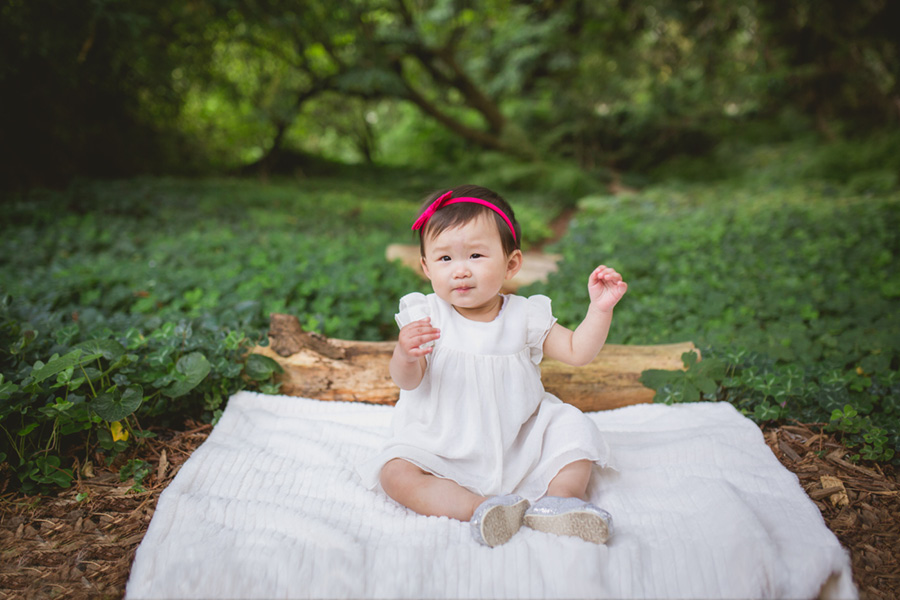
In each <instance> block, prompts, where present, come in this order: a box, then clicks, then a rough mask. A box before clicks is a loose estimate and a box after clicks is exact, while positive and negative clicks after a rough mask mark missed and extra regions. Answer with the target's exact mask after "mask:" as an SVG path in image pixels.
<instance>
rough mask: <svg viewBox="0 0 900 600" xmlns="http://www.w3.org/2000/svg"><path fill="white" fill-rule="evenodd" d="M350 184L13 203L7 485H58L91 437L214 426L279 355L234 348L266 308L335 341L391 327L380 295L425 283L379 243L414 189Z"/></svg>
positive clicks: (143, 187)
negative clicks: (192, 423)
mask: <svg viewBox="0 0 900 600" xmlns="http://www.w3.org/2000/svg"><path fill="white" fill-rule="evenodd" d="M398 187H400V186H394V188H393V189H394V190H396V189H397V188H398ZM364 188H365V186H364V182H356V183H346V182H343V183H342V182H340V181H339V180H337V179H323V180H318V181H311V182H307V183H306V184H305V185H303V186H297V185H278V184H273V185H260V184H259V183H258V182H245V181H233V180H220V181H205V182H188V181H174V180H165V179H156V180H130V181H123V182H113V183H82V184H80V185H76V186H73V187H72V188H71V189H69V190H68V191H66V192H61V193H50V192H35V193H31V194H28V195H26V196H23V197H20V198H17V199H16V200H15V201H14V202H13V203H11V204H9V205H8V206H7V207H6V211H5V215H4V219H5V221H4V226H3V229H4V232H3V236H2V239H0V257H2V261H0V282H2V285H0V289H2V293H0V428H2V431H0V436H2V440H0V462H5V463H6V469H9V470H11V471H13V472H14V476H13V477H12V479H13V480H14V485H17V486H19V487H21V489H23V490H24V491H26V492H28V491H35V490H40V489H48V488H50V487H54V486H66V485H68V484H69V482H71V480H72V479H73V477H75V475H76V474H75V472H74V469H77V468H85V467H86V465H88V464H89V462H90V461H91V460H92V457H93V450H94V449H95V448H97V447H99V448H100V450H101V452H102V453H103V454H105V456H106V457H107V459H109V460H111V459H113V458H115V457H116V456H118V455H120V454H122V453H124V452H126V450H129V449H130V448H133V447H134V445H135V444H136V443H140V440H141V439H142V438H143V437H144V436H148V435H152V433H151V432H150V431H149V430H148V426H149V425H180V422H181V420H183V418H184V417H185V416H187V415H191V416H194V417H202V418H205V419H206V420H212V419H215V418H216V416H217V415H218V414H219V412H220V411H221V409H222V408H223V403H224V401H225V400H226V399H227V398H228V396H229V395H231V394H232V393H234V392H235V391H237V390H239V389H242V388H251V389H261V390H263V391H269V392H274V391H276V390H277V385H275V384H274V383H273V382H272V375H273V373H274V371H275V370H276V367H277V365H276V364H275V363H274V362H273V361H271V360H269V359H266V358H263V357H260V356H251V357H249V358H245V355H246V353H247V350H248V348H250V347H252V346H253V345H254V344H256V343H260V342H262V343H265V332H266V330H267V327H268V315H269V314H270V313H272V312H287V313H291V314H296V315H298V316H299V317H300V318H301V320H302V322H303V325H304V326H305V327H306V328H308V329H310V330H314V331H318V332H321V333H324V334H326V335H329V336H334V337H342V338H351V339H353V338H357V339H369V340H373V339H384V338H386V337H389V336H390V335H392V334H393V330H394V326H393V324H392V314H393V307H392V304H391V303H390V302H380V301H378V298H396V297H399V296H400V295H401V294H403V293H405V292H407V291H409V290H411V289H419V288H420V287H421V285H422V284H421V282H420V280H419V279H418V278H417V277H415V275H413V274H412V273H409V272H407V271H405V270H402V269H398V268H396V267H395V266H393V265H390V264H387V263H386V262H385V260H384V247H385V246H386V245H387V244H388V243H390V242H391V241H394V240H395V239H397V238H399V237H401V236H402V234H403V233H404V224H405V223H406V222H407V221H408V220H409V219H410V215H411V214H412V213H413V212H414V211H415V209H416V202H415V201H414V200H413V201H410V200H409V198H413V199H415V198H416V196H415V195H407V196H405V197H404V199H403V200H402V201H401V200H397V199H396V197H390V194H389V193H383V194H382V195H380V196H378V195H373V194H372V193H371V192H370V191H369V190H368V189H364ZM417 193H418V192H417ZM406 229H408V226H407V227H406ZM129 464H131V463H129ZM7 474H8V473H7Z"/></svg>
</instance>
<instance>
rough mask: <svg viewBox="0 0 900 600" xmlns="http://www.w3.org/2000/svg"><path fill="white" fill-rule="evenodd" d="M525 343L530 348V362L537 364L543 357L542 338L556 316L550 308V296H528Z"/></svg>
mask: <svg viewBox="0 0 900 600" xmlns="http://www.w3.org/2000/svg"><path fill="white" fill-rule="evenodd" d="M527 300H528V309H527V319H526V334H525V345H526V346H527V347H528V348H529V349H530V350H531V362H533V363H534V364H539V363H540V362H541V359H543V358H544V340H545V339H547V334H548V333H550V328H551V327H553V324H554V323H556V317H554V316H553V311H552V310H551V309H550V298H548V297H547V296H542V295H536V296H529V297H528V299H527Z"/></svg>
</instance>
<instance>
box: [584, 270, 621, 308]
mask: <svg viewBox="0 0 900 600" xmlns="http://www.w3.org/2000/svg"><path fill="white" fill-rule="evenodd" d="M626 291H628V284H627V283H625V282H624V281H622V276H621V275H619V273H618V272H617V271H616V270H615V269H613V268H611V267H607V266H606V265H600V266H599V267H597V268H596V269H594V272H593V273H591V276H590V278H589V279H588V294H589V295H590V297H591V307H592V308H597V309H599V310H601V311H604V312H609V311H611V310H612V309H613V307H614V306H615V305H616V304H617V303H618V302H619V300H621V299H622V296H624V295H625V292H626Z"/></svg>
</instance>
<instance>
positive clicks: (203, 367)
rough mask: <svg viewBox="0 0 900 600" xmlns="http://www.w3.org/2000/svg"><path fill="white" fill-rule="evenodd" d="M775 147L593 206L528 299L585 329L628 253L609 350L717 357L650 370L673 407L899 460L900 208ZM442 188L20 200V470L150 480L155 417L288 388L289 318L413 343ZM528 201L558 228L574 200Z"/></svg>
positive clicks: (11, 383)
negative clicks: (426, 222)
mask: <svg viewBox="0 0 900 600" xmlns="http://www.w3.org/2000/svg"><path fill="white" fill-rule="evenodd" d="M755 156H756V158H755V159H754V160H757V161H760V162H762V163H764V165H763V167H764V168H754V169H752V170H753V172H754V174H755V175H754V177H753V178H742V177H740V176H735V175H734V174H732V175H730V176H728V177H723V178H720V180H718V181H715V182H702V181H693V182H688V183H678V182H675V181H669V182H668V183H655V184H654V183H650V184H648V185H647V186H646V187H645V188H644V189H643V190H642V191H640V192H638V193H634V194H631V195H619V196H615V197H613V196H589V197H587V198H583V199H582V200H581V202H580V203H579V207H580V211H579V214H578V215H577V216H576V218H575V219H574V220H573V222H572V224H571V227H570V229H569V231H568V232H567V233H566V235H565V236H564V237H563V238H562V239H561V240H560V241H559V242H558V243H557V244H556V245H555V247H553V248H551V249H552V250H555V251H558V252H560V253H561V254H562V255H563V256H564V260H563V262H562V263H561V265H560V270H559V272H558V273H557V274H555V275H554V276H552V278H551V279H550V281H549V282H548V283H547V284H545V285H535V286H533V287H531V288H530V289H525V290H522V293H526V294H528V293H547V294H548V295H550V296H551V297H552V298H553V300H554V311H555V313H556V314H557V316H558V317H559V318H560V319H561V321H562V322H563V323H565V324H568V325H575V324H577V323H578V322H579V321H580V319H581V318H582V317H583V311H584V309H585V306H586V305H587V293H586V289H585V278H586V274H587V273H589V272H590V270H591V269H592V268H593V267H594V266H595V263H596V262H597V261H602V262H607V263H610V264H613V265H615V266H616V268H617V269H619V270H620V271H621V272H622V273H624V274H626V276H627V278H628V281H629V283H630V285H631V288H630V291H629V295H628V297H627V299H626V301H625V302H624V303H623V305H622V306H621V307H620V308H619V309H617V314H616V319H615V324H614V327H613V331H612V336H611V338H610V341H611V342H619V343H638V344H652V343H664V342H673V341H683V340H693V341H695V342H696V343H697V344H698V346H699V347H700V348H701V351H702V360H697V357H696V356H695V355H692V354H688V355H686V356H685V357H684V359H685V363H686V365H687V369H686V370H685V371H673V372H647V373H645V375H644V381H645V383H646V384H647V385H649V386H651V387H654V388H656V389H657V390H658V393H657V401H660V402H682V401H690V400H719V401H729V402H732V403H734V404H735V405H736V406H737V407H738V408H739V409H740V410H742V411H744V412H745V414H747V415H748V416H750V417H751V418H754V419H756V420H757V421H760V422H763V421H774V420H785V419H798V420H801V421H804V422H821V423H827V424H828V427H829V428H830V429H832V430H834V431H838V432H840V433H841V434H842V435H843V436H844V439H845V441H846V442H847V443H848V444H849V445H850V446H852V447H854V448H856V452H857V453H858V458H860V459H864V460H881V461H888V460H894V461H896V460H897V456H896V454H895V452H896V451H897V449H898V443H900V440H898V426H897V422H898V415H900V406H898V397H900V393H898V392H900V378H898V375H897V373H898V360H900V348H898V343H900V325H898V314H900V311H898V310H897V308H898V299H900V284H898V281H900V277H898V275H900V274H898V272H897V271H898V267H897V261H896V257H897V254H898V241H897V236H896V235H895V232H896V231H897V230H898V225H900V222H898V221H900V217H898V215H900V211H898V203H900V197H898V193H897V192H896V191H891V190H890V189H882V188H878V189H875V190H874V191H872V190H869V191H865V192H860V191H859V187H858V186H859V185H860V184H859V179H857V181H856V183H854V185H853V186H849V185H842V184H841V183H840V182H837V183H828V182H815V181H812V180H810V181H805V180H802V178H798V176H797V173H796V172H791V171H790V169H788V168H787V167H785V166H784V161H783V154H780V153H779V152H778V151H772V150H761V151H760V153H759V154H757V155H755ZM758 166H759V165H755V167H758ZM804 168H805V167H804ZM750 170H751V169H748V172H749V171H750ZM435 179H436V177H435V176H434V175H433V174H416V173H401V172H399V171H388V170H382V171H380V172H378V173H377V174H372V173H368V174H367V172H361V173H360V172H358V173H355V174H354V175H353V176H347V175H345V174H340V173H333V174H331V175H330V176H327V177H319V178H307V179H302V180H291V181H287V180H284V181H276V182H272V183H269V184H261V183H260V182H258V181H246V180H233V179H220V180H202V181H187V180H174V179H159V178H156V179H133V180H127V181H119V182H102V183H101V182H80V183H78V184H76V185H73V186H71V187H70V188H69V189H67V190H65V191H62V192H41V191H34V192H30V193H27V194H23V195H20V196H17V197H15V198H12V200H11V201H10V202H7V203H6V204H5V206H4V221H3V225H2V235H0V454H2V456H0V464H2V465H3V466H2V479H7V480H9V481H10V484H11V486H12V487H14V488H19V489H21V490H23V491H26V492H33V491H41V490H50V489H54V488H56V487H59V486H66V485H68V484H69V483H70V482H71V481H72V479H73V478H74V477H76V476H77V471H78V470H79V469H81V470H89V469H90V467H91V462H92V461H96V460H97V459H98V456H100V457H102V459H103V460H106V461H113V460H115V459H117V458H118V460H119V461H120V462H121V471H120V474H121V472H124V473H125V478H132V479H133V480H134V485H135V486H136V488H137V487H140V485H141V481H142V479H143V477H144V476H145V473H144V471H146V469H145V465H143V464H142V463H141V461H140V456H139V454H136V453H135V452H134V450H135V449H136V448H137V447H138V445H139V444H140V443H141V441H142V440H143V439H144V438H145V437H146V436H151V435H153V429H154V428H156V427H168V426H180V424H181V423H182V422H183V419H184V417H186V416H191V417H193V418H201V419H205V420H207V421H214V420H215V419H216V418H217V415H218V414H220V412H221V410H222V409H223V407H224V403H225V401H226V400H227V398H228V397H229V396H230V395H231V394H233V393H234V392H236V391H238V390H239V389H257V390H262V391H266V392H277V389H278V388H277V384H275V383H274V380H273V375H274V374H275V371H276V368H277V366H276V365H275V364H274V363H272V362H271V361H268V360H266V359H264V358H262V357H258V356H251V357H249V358H248V357H247V350H248V348H250V347H252V346H253V345H254V344H256V343H260V342H261V343H265V332H266V330H267V328H268V315H269V314H270V313H271V312H287V313H291V314H295V315H297V316H298V317H299V318H300V320H301V323H302V324H303V325H304V326H305V327H306V328H307V329H310V330H313V331H318V332H320V333H323V334H325V335H328V336H332V337H338V338H345V339H364V340H383V339H391V338H393V337H394V336H395V335H396V327H395V325H394V323H393V312H394V310H395V307H396V300H397V298H399V297H400V296H401V295H402V294H405V293H407V292H409V291H413V290H420V291H427V289H428V288H427V285H426V284H425V283H423V282H422V281H421V280H420V279H418V277H416V276H415V275H414V274H412V273H410V272H408V271H406V270H404V269H401V268H397V267H396V266H395V265H391V264H388V263H386V261H385V260H384V248H385V246H386V245H387V244H389V243H393V242H398V241H399V242H412V241H413V238H412V236H411V234H410V232H409V223H410V222H411V220H412V215H413V214H414V212H415V210H416V208H417V206H418V199H419V198H420V197H421V196H422V195H423V192H424V191H427V190H430V189H432V188H433V187H437V186H438V185H439V183H438V184H436V183H435ZM437 179H440V177H437ZM507 195H508V196H509V197H510V199H511V200H512V201H513V202H514V204H515V206H516V208H517V212H518V213H519V215H520V217H521V220H522V221H523V222H524V223H525V227H526V231H528V232H533V231H539V232H541V235H547V234H549V228H548V227H547V225H546V224H547V223H548V222H549V221H550V220H551V219H552V218H553V217H554V216H556V213H555V212H554V211H555V210H558V209H555V208H554V207H555V206H563V205H564V204H565V203H563V202H556V201H555V199H552V198H549V197H548V196H547V194H545V193H541V192H538V191H534V190H531V191H526V192H517V191H515V190H511V191H509V192H508V193H507ZM569 204H571V202H569ZM531 239H532V240H533V241H540V240H539V239H537V240H536V239H535V238H534V236H532V237H531ZM117 464H119V463H117ZM0 482H2V480H0Z"/></svg>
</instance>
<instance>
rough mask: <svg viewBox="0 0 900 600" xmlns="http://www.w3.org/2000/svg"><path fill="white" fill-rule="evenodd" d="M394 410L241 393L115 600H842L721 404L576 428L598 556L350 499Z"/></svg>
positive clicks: (791, 503)
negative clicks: (596, 461) (589, 446)
mask: <svg viewBox="0 0 900 600" xmlns="http://www.w3.org/2000/svg"><path fill="white" fill-rule="evenodd" d="M392 410H393V408H391V407H386V406H374V405H366V404H360V403H340V402H319V401H316V400H308V399H303V398H293V397H287V396H264V395H259V394H254V393H250V392H241V393H238V394H236V395H235V396H233V397H232V398H231V399H230V401H229V403H228V406H227V408H226V410H225V412H224V414H223V415H222V418H221V420H220V421H219V423H218V424H217V425H216V427H215V429H214V430H213V432H212V433H211V434H210V436H209V438H208V439H207V441H206V442H204V443H203V444H202V445H201V446H200V447H199V448H198V449H197V450H196V451H195V452H194V454H193V455H192V456H191V458H190V459H189V460H188V461H187V462H186V463H185V464H184V465H183V466H182V468H181V470H180V471H179V473H178V475H177V476H176V477H175V479H174V480H173V481H172V483H171V484H170V485H169V487H168V488H167V489H166V490H165V491H164V492H163V493H162V495H161V497H160V500H159V503H158V505H157V508H156V512H155V514H154V516H153V519H152V521H151V523H150V527H149V529H148V531H147V534H146V536H145V537H144V540H143V541H142V543H141V545H140V547H139V548H138V550H137V553H136V556H135V560H134V564H133V566H132V570H131V575H130V579H129V581H128V586H127V590H126V597H128V598H132V599H138V598H814V597H824V598H855V597H856V589H855V588H854V586H853V582H852V577H851V570H850V560H849V556H848V554H847V552H846V551H845V550H844V549H843V548H842V547H841V545H840V543H839V542H838V540H837V539H836V538H835V536H834V535H833V534H832V533H831V531H829V530H828V528H827V527H826V525H825V522H824V520H823V519H822V516H821V515H820V513H819V511H818V509H817V508H816V506H815V505H814V504H813V503H812V501H811V500H809V498H808V497H807V496H806V494H805V493H804V491H803V490H802V488H801V487H800V485H799V482H798V480H797V478H796V476H794V475H793V474H792V473H791V472H790V471H788V470H787V469H785V468H784V467H783V466H782V465H781V464H780V463H779V462H778V460H777V459H776V458H775V456H774V455H773V454H772V453H771V451H770V450H769V448H768V447H767V446H766V444H765V441H764V440H763V437H762V434H761V432H760V431H759V428H758V427H757V426H756V425H755V424H754V423H753V422H751V421H749V420H748V419H746V418H744V417H743V416H741V415H740V414H739V413H738V412H737V411H736V410H735V409H734V408H733V407H732V406H731V405H729V404H726V403H697V404H685V405H678V406H662V405H652V404H644V405H637V406H630V407H626V408H621V409H617V410H614V411H605V412H600V413H589V417H590V418H591V419H593V420H594V421H595V422H596V423H597V425H598V427H599V428H600V430H601V431H602V432H603V434H604V436H605V437H606V439H607V440H608V441H609V445H610V448H611V451H612V455H613V457H614V459H615V466H616V469H617V470H616V471H613V470H611V469H604V470H597V471H596V472H595V474H594V477H593V478H592V480H591V487H590V494H591V500H592V501H594V502H595V503H597V504H598V505H600V506H602V507H603V508H605V509H607V510H609V511H610V512H611V513H612V514H613V516H614V518H615V522H616V531H615V534H614V536H613V538H611V540H610V542H609V543H608V544H607V545H606V546H597V545H594V544H590V543H588V542H584V541H582V540H580V539H577V538H567V537H559V536H554V535H551V534H546V533H541V532H537V531H533V530H530V529H528V528H523V529H522V530H521V531H520V532H519V533H517V534H516V535H515V536H514V537H513V539H512V540H511V541H510V542H509V543H507V544H505V545H503V546H499V547H497V548H493V549H492V548H487V547H483V546H480V545H478V544H477V543H476V542H475V541H474V540H473V539H472V537H471V533H470V532H469V528H468V523H461V522H459V521H455V520H453V519H448V518H445V517H440V518H439V517H423V516H420V515H417V514H415V513H413V512H412V511H410V510H408V509H406V508H404V507H402V506H400V505H398V504H397V503H395V502H393V501H392V500H391V499H390V498H388V497H387V496H385V495H384V494H383V493H380V492H378V491H370V490H367V489H365V488H364V487H363V485H362V483H361V482H360V481H359V478H358V476H357V475H356V470H355V468H356V465H358V464H360V463H361V462H362V461H364V460H365V459H366V458H368V457H369V456H371V455H372V454H374V453H375V452H376V451H377V449H378V448H379V447H380V445H381V443H382V442H383V440H384V439H385V437H386V436H387V435H388V433H389V428H390V419H391V411H392Z"/></svg>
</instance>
